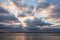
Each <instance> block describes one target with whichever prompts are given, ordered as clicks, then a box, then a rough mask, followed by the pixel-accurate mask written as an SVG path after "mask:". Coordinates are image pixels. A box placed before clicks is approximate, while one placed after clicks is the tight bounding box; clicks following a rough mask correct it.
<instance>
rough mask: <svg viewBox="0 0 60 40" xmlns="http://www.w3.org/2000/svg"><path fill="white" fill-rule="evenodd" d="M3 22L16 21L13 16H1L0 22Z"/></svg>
mask: <svg viewBox="0 0 60 40" xmlns="http://www.w3.org/2000/svg"><path fill="white" fill-rule="evenodd" d="M4 20H8V21H14V20H17V19H16V18H15V17H14V16H2V15H0V21H4Z"/></svg>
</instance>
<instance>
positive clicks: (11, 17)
mask: <svg viewBox="0 0 60 40" xmlns="http://www.w3.org/2000/svg"><path fill="white" fill-rule="evenodd" d="M1 14H2V15H1ZM4 14H5V15H4ZM10 14H11V13H10V12H9V11H8V10H6V9H4V8H2V7H0V21H5V20H6V21H15V20H17V18H15V16H14V15H10Z"/></svg>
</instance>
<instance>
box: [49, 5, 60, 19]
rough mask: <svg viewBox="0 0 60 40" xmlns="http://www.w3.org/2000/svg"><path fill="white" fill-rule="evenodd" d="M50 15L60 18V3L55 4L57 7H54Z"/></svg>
mask: <svg viewBox="0 0 60 40" xmlns="http://www.w3.org/2000/svg"><path fill="white" fill-rule="evenodd" d="M50 17H52V18H55V19H60V5H55V8H54V9H52V14H51V15H50Z"/></svg>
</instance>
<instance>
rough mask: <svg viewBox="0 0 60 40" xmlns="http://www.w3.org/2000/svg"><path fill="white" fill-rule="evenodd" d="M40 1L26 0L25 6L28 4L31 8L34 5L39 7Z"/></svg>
mask: <svg viewBox="0 0 60 40" xmlns="http://www.w3.org/2000/svg"><path fill="white" fill-rule="evenodd" d="M37 1H38V0H26V1H25V2H24V3H23V4H27V5H29V6H31V5H33V6H37V3H38V2H37Z"/></svg>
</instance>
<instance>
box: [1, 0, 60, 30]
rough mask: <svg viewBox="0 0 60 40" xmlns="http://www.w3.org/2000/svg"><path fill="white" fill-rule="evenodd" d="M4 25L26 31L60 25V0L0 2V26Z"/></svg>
mask: <svg viewBox="0 0 60 40" xmlns="http://www.w3.org/2000/svg"><path fill="white" fill-rule="evenodd" d="M7 22H8V23H7ZM6 23H7V24H10V25H20V26H22V27H23V28H25V27H27V28H26V30H28V29H29V28H31V30H34V28H37V29H39V28H40V27H45V26H46V27H50V26H51V27H53V26H57V25H60V0H4V1H3V0H0V24H6ZM52 24H53V25H52ZM38 26H39V27H38ZM17 27H18V26H17Z"/></svg>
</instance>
